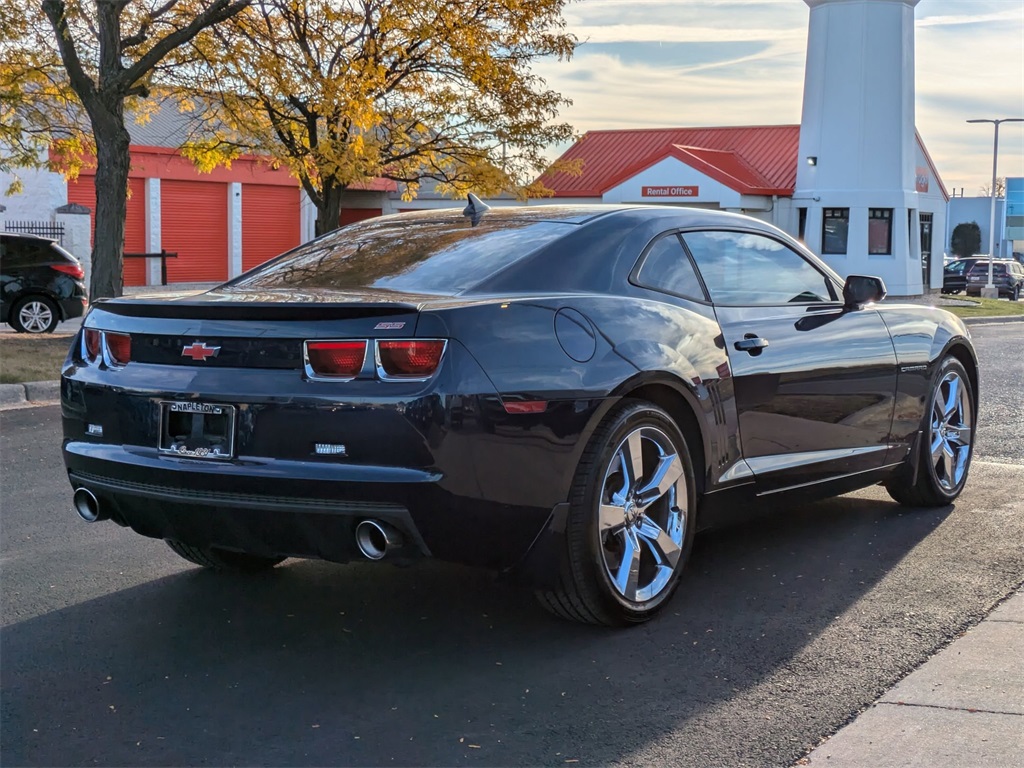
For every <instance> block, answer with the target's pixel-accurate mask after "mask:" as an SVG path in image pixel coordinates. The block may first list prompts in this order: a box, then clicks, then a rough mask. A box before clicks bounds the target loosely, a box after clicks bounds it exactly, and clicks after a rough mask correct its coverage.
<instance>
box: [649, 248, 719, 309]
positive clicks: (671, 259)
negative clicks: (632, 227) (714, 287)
mask: <svg viewBox="0 0 1024 768" xmlns="http://www.w3.org/2000/svg"><path fill="white" fill-rule="evenodd" d="M636 279H637V282H638V283H640V284H641V285H643V286H645V287H647V288H653V289H654V290H656V291H664V292H666V293H673V294H675V295H677V296H687V297H689V298H693V299H697V300H698V301H704V300H705V296H704V289H703V288H701V287H700V280H698V279H697V273H696V272H695V271H694V269H693V264H692V263H691V262H690V257H689V256H687V255H686V251H684V250H683V244H682V243H681V242H679V237H678V235H668V236H667V237H663V238H661V239H660V240H657V241H655V243H654V245H652V246H651V247H650V249H649V250H648V251H647V256H646V257H645V258H644V263H643V265H642V266H641V267H640V272H639V273H638V274H637V276H636Z"/></svg>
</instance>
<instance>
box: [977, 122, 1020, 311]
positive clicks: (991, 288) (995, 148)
mask: <svg viewBox="0 0 1024 768" xmlns="http://www.w3.org/2000/svg"><path fill="white" fill-rule="evenodd" d="M967 122H968V123H992V125H994V126H995V138H994V139H993V141H992V189H991V192H992V203H991V205H990V210H989V218H988V284H987V285H986V286H985V287H984V289H982V291H981V295H982V296H983V297H985V298H986V299H998V298H999V291H997V290H996V286H995V284H994V283H993V282H992V273H993V267H994V266H995V265H994V263H993V262H994V261H995V258H996V167H997V166H998V164H999V124H1000V123H1024V118H1020V117H1003V118H1000V119H998V120H992V119H988V118H978V119H975V120H968V121H967Z"/></svg>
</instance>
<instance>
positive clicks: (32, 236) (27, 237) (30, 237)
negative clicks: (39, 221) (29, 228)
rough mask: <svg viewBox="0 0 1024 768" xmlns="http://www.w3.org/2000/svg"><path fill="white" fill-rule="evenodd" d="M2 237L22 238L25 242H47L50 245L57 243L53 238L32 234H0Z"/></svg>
mask: <svg viewBox="0 0 1024 768" xmlns="http://www.w3.org/2000/svg"><path fill="white" fill-rule="evenodd" d="M0 237H4V238H8V237H10V238H21V239H24V240H45V241H46V242H48V243H53V242H56V241H55V240H54V239H53V238H52V237H45V236H44V235H36V234H33V233H32V232H0Z"/></svg>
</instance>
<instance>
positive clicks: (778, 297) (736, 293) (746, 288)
mask: <svg viewBox="0 0 1024 768" xmlns="http://www.w3.org/2000/svg"><path fill="white" fill-rule="evenodd" d="M683 242H685V243H686V247H687V248H688V249H689V251H690V253H691V254H693V258H694V261H696V262H697V269H698V270H700V275H701V277H703V278H704V285H706V286H707V289H708V292H709V293H710V294H711V300H712V301H713V302H715V303H718V304H786V303H814V302H821V301H834V300H835V294H834V292H833V289H832V287H831V285H830V283H829V281H828V279H827V278H826V277H825V275H823V274H822V273H821V272H819V271H818V270H817V269H816V268H815V267H814V266H813V265H812V264H811V263H810V262H809V261H807V259H805V258H804V257H803V256H801V255H800V254H799V253H797V252H796V251H794V250H792V249H791V248H789V247H788V246H785V245H783V244H782V243H780V242H779V241H777V240H773V239H772V238H770V237H765V236H764V235H756V234H750V233H747V232H688V233H686V234H684V235H683Z"/></svg>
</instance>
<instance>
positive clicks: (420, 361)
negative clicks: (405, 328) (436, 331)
mask: <svg viewBox="0 0 1024 768" xmlns="http://www.w3.org/2000/svg"><path fill="white" fill-rule="evenodd" d="M444 347H445V342H444V341H443V340H441V339H427V340H423V339H404V340H401V341H378V342H377V364H378V366H379V368H380V371H381V372H382V374H383V375H384V376H388V377H402V378H426V377H428V376H430V375H431V374H433V373H434V371H436V370H437V366H438V364H440V362H441V356H442V355H443V354H444Z"/></svg>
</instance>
